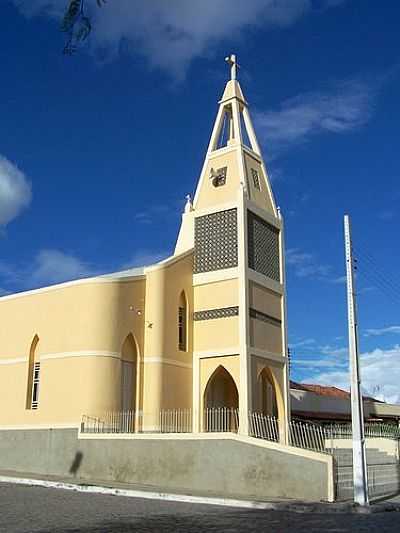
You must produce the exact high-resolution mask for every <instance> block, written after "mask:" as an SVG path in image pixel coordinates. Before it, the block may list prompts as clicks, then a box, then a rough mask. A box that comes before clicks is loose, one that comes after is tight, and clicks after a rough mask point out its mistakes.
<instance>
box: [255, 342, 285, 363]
mask: <svg viewBox="0 0 400 533" xmlns="http://www.w3.org/2000/svg"><path fill="white" fill-rule="evenodd" d="M249 352H250V354H251V355H254V356H255V357H262V358H263V359H269V360H271V361H275V362H277V363H280V364H281V365H283V364H285V363H286V362H287V358H286V357H285V356H283V355H281V354H277V353H272V352H267V351H265V350H260V349H259V348H253V347H251V346H249Z"/></svg>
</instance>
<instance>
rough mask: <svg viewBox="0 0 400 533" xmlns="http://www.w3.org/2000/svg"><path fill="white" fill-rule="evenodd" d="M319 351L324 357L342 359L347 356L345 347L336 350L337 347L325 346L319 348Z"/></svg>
mask: <svg viewBox="0 0 400 533" xmlns="http://www.w3.org/2000/svg"><path fill="white" fill-rule="evenodd" d="M318 349H319V351H320V352H321V353H323V354H324V355H331V356H333V357H343V356H345V355H346V356H347V354H348V353H349V349H348V348H347V347H343V348H338V347H337V346H331V345H329V344H326V345H325V346H319V348H318Z"/></svg>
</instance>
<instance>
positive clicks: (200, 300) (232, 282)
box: [194, 279, 239, 311]
mask: <svg viewBox="0 0 400 533" xmlns="http://www.w3.org/2000/svg"><path fill="white" fill-rule="evenodd" d="M237 305H239V289H238V280H237V279H228V280H224V281H216V282H214V283H207V284H206V285H197V286H196V287H194V306H195V307H194V309H195V311H203V310H207V309H220V308H221V307H235V306H237Z"/></svg>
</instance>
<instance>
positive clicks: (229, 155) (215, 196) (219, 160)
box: [196, 149, 240, 210]
mask: <svg viewBox="0 0 400 533" xmlns="http://www.w3.org/2000/svg"><path fill="white" fill-rule="evenodd" d="M222 167H227V174H226V184H225V185H223V186H221V187H214V185H213V184H212V180H210V179H209V177H210V173H211V169H212V168H213V169H214V170H217V169H219V168H222ZM203 176H204V178H203V183H202V185H201V188H200V192H199V197H198V201H197V204H196V210H199V209H206V208H209V207H213V206H216V205H218V204H223V203H228V202H235V201H236V199H237V193H238V189H239V184H240V179H239V169H238V160H237V151H236V150H235V149H234V150H231V151H226V150H224V151H223V153H220V154H216V155H211V156H210V158H209V160H208V163H207V165H206V168H205V171H204V174H203Z"/></svg>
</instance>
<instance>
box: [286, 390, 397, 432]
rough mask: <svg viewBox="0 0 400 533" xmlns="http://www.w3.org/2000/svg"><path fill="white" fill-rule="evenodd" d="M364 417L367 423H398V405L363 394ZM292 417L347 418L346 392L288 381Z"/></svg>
mask: <svg viewBox="0 0 400 533" xmlns="http://www.w3.org/2000/svg"><path fill="white" fill-rule="evenodd" d="M363 399H364V417H365V420H366V421H368V422H382V421H383V422H388V423H393V424H396V425H399V424H400V405H391V404H388V403H385V402H381V401H379V400H375V399H374V398H371V397H369V396H364V398H363ZM290 401H291V412H292V417H293V418H297V419H302V420H305V421H311V422H318V423H322V424H332V423H341V422H349V421H350V420H351V405H350V393H349V392H347V391H344V390H342V389H338V388H337V387H324V386H322V385H315V384H305V383H304V384H303V383H296V382H295V381H291V382H290Z"/></svg>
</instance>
